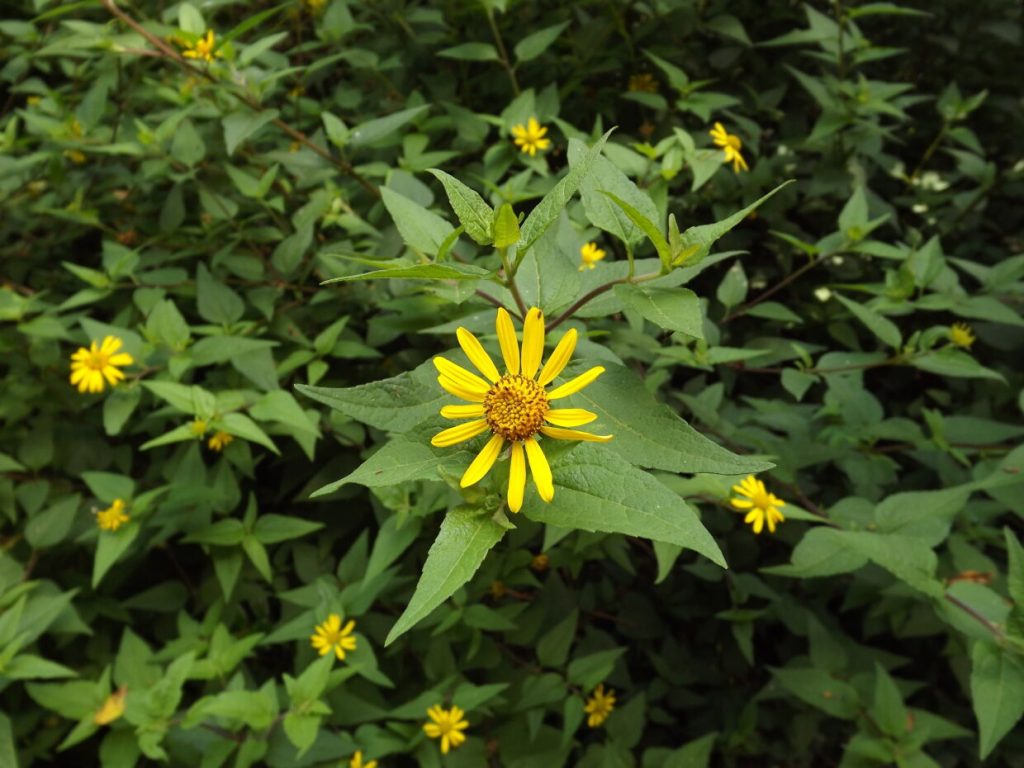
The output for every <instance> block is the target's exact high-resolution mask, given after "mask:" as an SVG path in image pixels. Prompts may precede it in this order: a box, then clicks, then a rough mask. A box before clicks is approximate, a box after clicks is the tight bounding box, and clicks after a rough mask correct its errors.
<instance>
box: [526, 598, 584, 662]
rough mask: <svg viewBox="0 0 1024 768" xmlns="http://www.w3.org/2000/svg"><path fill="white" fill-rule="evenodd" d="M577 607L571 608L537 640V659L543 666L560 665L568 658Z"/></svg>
mask: <svg viewBox="0 0 1024 768" xmlns="http://www.w3.org/2000/svg"><path fill="white" fill-rule="evenodd" d="M579 616H580V611H579V608H573V609H572V611H570V612H569V615H568V616H566V617H565V618H564V619H562V620H561V621H559V622H558V623H557V624H555V626H553V627H552V628H551V629H549V630H548V631H547V632H546V633H544V634H543V635H541V638H540V640H539V641H538V642H537V660H538V661H540V663H541V664H543V665H544V666H545V667H561V666H562V665H563V664H565V660H566V659H567V658H569V648H570V647H571V646H572V641H573V639H574V638H575V637H576V624H577V622H578V621H579Z"/></svg>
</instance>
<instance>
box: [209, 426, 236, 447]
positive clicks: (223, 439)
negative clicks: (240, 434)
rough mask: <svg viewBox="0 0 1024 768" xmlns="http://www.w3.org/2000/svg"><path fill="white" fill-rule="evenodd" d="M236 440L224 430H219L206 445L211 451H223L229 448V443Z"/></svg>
mask: <svg viewBox="0 0 1024 768" xmlns="http://www.w3.org/2000/svg"><path fill="white" fill-rule="evenodd" d="M234 439H235V438H234V437H232V436H231V435H229V434H228V433H227V432H225V431H224V430H217V431H216V432H214V433H213V434H212V435H211V436H210V439H209V440H208V441H207V442H206V445H207V446H208V447H209V449H210V450H211V451H223V450H224V449H225V448H227V447H228V443H230V442H232V441H233V440H234Z"/></svg>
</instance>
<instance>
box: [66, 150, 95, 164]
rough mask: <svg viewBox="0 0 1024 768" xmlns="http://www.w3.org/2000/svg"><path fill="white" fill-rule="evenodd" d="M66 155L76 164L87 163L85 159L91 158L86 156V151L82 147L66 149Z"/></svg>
mask: <svg viewBox="0 0 1024 768" xmlns="http://www.w3.org/2000/svg"><path fill="white" fill-rule="evenodd" d="M64 157H66V158H67V159H68V160H70V161H71V162H72V163H74V164H75V165H85V161H86V160H88V159H89V158H88V157H86V155H85V152H83V151H82V150H80V149H65V150H64Z"/></svg>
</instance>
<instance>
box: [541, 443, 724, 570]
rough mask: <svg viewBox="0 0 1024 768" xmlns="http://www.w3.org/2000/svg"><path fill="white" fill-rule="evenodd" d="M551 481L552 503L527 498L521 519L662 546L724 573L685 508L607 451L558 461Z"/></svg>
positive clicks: (579, 452)
mask: <svg viewBox="0 0 1024 768" xmlns="http://www.w3.org/2000/svg"><path fill="white" fill-rule="evenodd" d="M613 442H614V441H613ZM552 476H553V478H554V482H555V497H554V499H553V500H552V501H551V502H550V503H545V502H544V501H542V500H541V499H540V498H539V497H538V496H537V495H536V494H533V493H531V494H528V497H527V501H526V505H525V506H524V507H523V513H524V514H525V515H526V516H527V517H529V518H530V519H532V520H537V521H539V522H542V523H548V524H550V525H557V526H559V527H562V528H582V529H583V530H585V531H604V532H606V533H623V534H626V535H628V536H641V537H643V538H645V539H653V540H656V541H664V542H667V543H669V544H676V545H678V546H681V547H686V548H688V549H692V550H695V551H697V552H700V553H701V554H702V555H704V556H705V557H707V558H708V559H710V560H712V561H713V562H715V563H717V564H718V565H720V566H722V567H723V568H724V567H725V557H724V556H723V555H722V551H721V550H720V549H719V548H718V544H716V543H715V540H714V539H713V538H712V537H711V534H710V533H708V531H707V529H706V528H705V527H704V526H703V525H702V524H701V522H700V519H699V518H698V517H697V514H696V513H695V512H694V511H693V510H692V509H691V508H690V507H689V506H688V505H687V504H686V502H684V501H683V500H682V498H680V496H679V495H678V494H676V493H673V492H672V491H670V490H669V489H668V488H666V487H665V486H664V485H662V484H661V483H659V482H658V481H657V480H656V479H654V477H652V476H651V475H649V474H648V473H647V472H644V471H643V470H640V469H637V468H636V467H634V466H633V465H632V464H630V463H629V462H628V461H626V460H625V459H623V458H621V457H620V456H619V455H618V454H617V453H616V452H615V451H612V450H611V449H610V447H609V445H595V444H592V443H582V444H580V445H578V446H576V447H575V448H574V449H573V450H572V451H571V452H569V453H566V454H563V455H562V456H560V457H559V458H558V461H557V462H556V464H555V466H553V467H552Z"/></svg>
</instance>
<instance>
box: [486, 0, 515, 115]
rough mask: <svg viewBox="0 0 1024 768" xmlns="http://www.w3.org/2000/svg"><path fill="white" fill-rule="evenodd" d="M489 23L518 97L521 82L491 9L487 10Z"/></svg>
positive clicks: (502, 62)
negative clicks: (517, 78) (517, 77)
mask: <svg viewBox="0 0 1024 768" xmlns="http://www.w3.org/2000/svg"><path fill="white" fill-rule="evenodd" d="M487 23H488V24H489V25H490V27H491V34H492V35H494V43H495V45H497V46H498V56H499V58H500V59H501V65H502V66H503V67H505V71H506V72H507V73H508V79H509V82H511V83H512V90H513V91H514V92H515V94H516V96H518V95H519V94H520V93H521V91H520V89H519V81H518V80H516V68H515V67H514V66H512V61H511V60H510V59H509V57H508V50H506V48H505V42H504V41H503V40H502V39H501V32H499V31H498V24H497V22H495V20H494V12H493V11H491V9H490V8H488V9H487Z"/></svg>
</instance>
